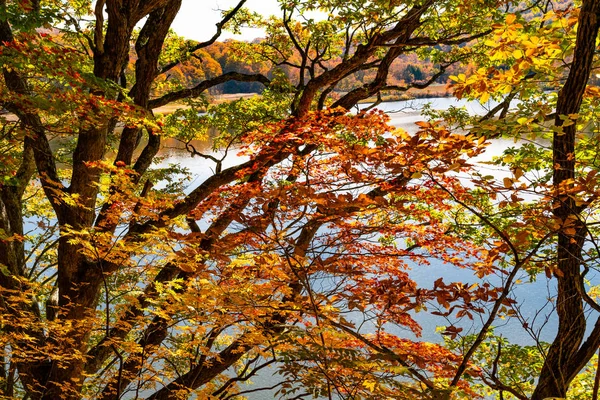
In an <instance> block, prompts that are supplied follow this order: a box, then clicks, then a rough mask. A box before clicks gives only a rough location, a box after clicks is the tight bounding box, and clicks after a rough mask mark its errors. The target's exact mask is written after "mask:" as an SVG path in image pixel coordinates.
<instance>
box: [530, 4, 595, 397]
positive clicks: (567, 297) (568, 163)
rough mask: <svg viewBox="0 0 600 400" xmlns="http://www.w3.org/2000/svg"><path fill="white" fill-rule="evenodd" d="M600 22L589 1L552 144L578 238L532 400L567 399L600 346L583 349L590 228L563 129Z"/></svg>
mask: <svg viewBox="0 0 600 400" xmlns="http://www.w3.org/2000/svg"><path fill="white" fill-rule="evenodd" d="M599 17H600V1H597V0H586V1H584V2H583V6H582V8H581V12H580V15H579V26H578V30H577V41H576V45H575V53H574V58H573V63H572V65H571V69H570V72H569V75H568V77H567V80H566V82H565V84H564V86H563V88H562V90H561V91H560V93H559V96H558V103H557V109H556V114H557V116H556V120H555V123H554V124H555V126H556V127H560V128H562V129H561V130H560V131H558V132H555V133H554V138H553V145H552V149H553V164H554V176H553V186H554V189H555V196H556V200H555V201H556V204H555V208H554V216H555V218H556V219H557V220H558V221H559V222H560V223H563V224H565V223H566V224H569V225H570V227H572V228H574V229H575V234H574V235H573V234H568V233H567V232H565V229H562V230H561V231H560V232H559V233H558V240H557V243H556V246H557V261H556V263H557V265H556V268H557V272H556V274H555V277H556V280H557V282H558V297H557V300H556V310H557V314H558V319H559V323H558V331H557V334H556V338H555V339H554V341H553V342H552V345H551V346H550V348H549V350H548V353H547V355H546V360H545V362H544V366H543V368H542V372H541V374H540V377H539V381H538V384H537V387H536V389H535V391H534V393H533V396H532V400H543V399H545V398H547V397H559V398H560V397H566V394H567V390H568V388H569V384H570V383H571V381H572V380H573V378H574V377H575V376H576V375H577V373H578V372H579V370H580V369H581V367H582V366H583V365H585V363H586V362H587V361H588V360H589V358H587V359H586V360H581V359H580V358H581V356H582V355H584V354H587V355H589V357H591V355H593V353H594V351H595V350H596V348H597V347H598V345H599V344H600V336H598V335H596V336H595V337H592V336H590V337H589V339H588V341H586V342H585V343H584V345H583V346H581V345H582V343H583V340H584V336H585V330H586V325H587V324H586V316H585V314H584V299H583V298H582V295H581V287H580V285H581V283H580V282H581V267H582V258H581V254H582V246H583V242H584V237H585V235H586V228H585V226H584V225H583V223H582V221H581V218H580V213H581V211H582V210H581V207H579V206H577V205H576V203H575V199H573V198H572V197H570V196H567V195H566V192H567V191H568V190H569V188H571V187H572V186H573V183H572V180H573V179H574V178H575V163H576V160H575V140H576V139H575V134H576V126H577V124H570V125H568V126H563V123H564V120H563V119H561V117H563V118H564V117H565V116H569V115H572V114H577V113H578V112H579V109H580V107H581V103H582V99H583V93H584V91H585V87H586V85H587V82H588V80H589V77H590V71H591V66H592V61H593V57H594V50H595V46H596V37H597V35H598V28H599ZM584 358H586V357H584ZM583 361H585V362H583ZM582 362H583V365H582Z"/></svg>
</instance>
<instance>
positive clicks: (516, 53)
mask: <svg viewBox="0 0 600 400" xmlns="http://www.w3.org/2000/svg"><path fill="white" fill-rule="evenodd" d="M513 57H514V58H516V59H517V60H518V59H519V58H523V52H522V51H521V50H515V51H513Z"/></svg>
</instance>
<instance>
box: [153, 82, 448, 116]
mask: <svg viewBox="0 0 600 400" xmlns="http://www.w3.org/2000/svg"><path fill="white" fill-rule="evenodd" d="M254 96H260V94H258V93H229V94H217V95H213V96H212V99H211V100H212V102H211V104H220V103H225V102H228V101H234V100H239V99H247V98H251V97H254ZM452 96H453V93H452V90H451V89H450V87H449V86H448V85H445V84H439V83H438V84H434V85H431V86H429V87H427V88H425V89H415V88H412V89H409V90H407V91H405V92H390V93H386V94H382V95H381V101H382V102H392V101H406V100H412V99H432V98H439V97H452ZM376 101H377V97H376V96H372V97H369V98H367V99H364V100H361V101H359V103H361V104H365V103H374V102H376ZM185 107H186V106H185V105H183V104H178V103H174V104H167V105H165V106H162V107H159V108H156V109H154V112H155V113H160V114H169V113H172V112H173V111H175V110H177V109H180V108H185Z"/></svg>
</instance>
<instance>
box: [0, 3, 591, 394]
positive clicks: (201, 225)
mask: <svg viewBox="0 0 600 400" xmlns="http://www.w3.org/2000/svg"><path fill="white" fill-rule="evenodd" d="M244 3H245V1H244V0H242V1H240V2H239V3H238V4H237V5H236V6H235V7H234V8H232V9H231V10H227V11H225V12H223V14H222V20H221V22H220V23H219V24H217V27H216V33H215V35H214V36H213V37H211V38H209V39H208V40H206V41H205V42H201V43H196V42H195V43H191V42H185V41H181V40H179V38H177V37H176V36H174V35H173V34H172V33H169V28H170V26H171V23H172V21H173V19H174V18H175V16H176V15H177V12H178V10H179V7H180V5H181V0H144V1H124V0H121V1H116V0H105V1H97V2H95V3H92V2H87V1H59V0H52V1H37V0H30V1H26V2H23V1H20V2H13V1H9V0H1V2H0V13H1V14H0V42H1V43H2V46H1V47H0V51H1V53H0V57H1V58H2V63H3V70H2V84H1V85H0V90H1V93H2V97H1V99H2V106H3V107H4V108H5V109H7V110H8V111H10V112H11V115H8V116H7V115H4V116H2V117H1V118H2V122H3V127H2V136H1V138H0V140H1V142H0V145H1V146H2V154H1V155H0V156H1V157H2V166H1V169H0V171H1V173H0V179H1V181H0V182H1V183H0V200H1V201H0V235H1V236H0V268H1V272H2V273H1V274H0V307H2V316H1V317H0V318H1V323H2V325H1V334H0V338H1V339H0V341H1V348H2V351H1V352H0V354H1V355H2V362H1V363H0V391H1V392H0V395H1V396H2V397H3V398H31V399H57V398H65V399H80V398H101V399H118V398H134V397H135V398H140V397H143V398H148V399H168V398H188V397H191V396H196V398H220V399H223V398H233V397H235V396H237V395H243V394H244V392H252V391H255V390H257V391H258V390H261V389H266V388H265V387H259V388H256V389H247V387H244V386H243V385H242V383H243V382H246V381H248V380H250V379H251V378H253V377H254V376H255V375H256V374H257V373H259V372H260V371H268V368H269V367H272V368H274V369H276V370H277V371H278V374H279V376H280V379H278V381H277V383H275V385H274V387H273V389H274V390H276V391H277V393H278V395H280V396H282V397H289V396H298V397H302V396H307V395H313V396H315V397H327V398H333V397H339V398H389V397H393V398H406V399H416V398H423V399H450V398H475V397H477V396H481V395H482V394H485V393H490V392H493V393H495V392H499V393H500V396H505V395H506V396H514V397H515V398H519V399H523V398H528V397H529V396H532V398H534V399H543V398H545V397H548V396H558V397H564V396H566V394H567V390H568V389H569V386H570V385H571V382H572V381H573V380H574V379H578V382H586V379H587V380H589V379H588V378H587V377H585V376H583V375H580V376H579V377H578V378H576V377H577V375H578V374H580V372H581V371H584V373H585V370H586V369H588V370H590V371H593V368H592V366H591V365H590V364H589V362H590V360H592V356H593V354H594V352H595V351H596V350H597V349H598V344H599V343H597V341H598V340H600V335H599V334H597V332H596V329H600V327H599V326H600V325H599V324H596V327H595V328H594V329H593V331H592V332H591V333H590V334H588V336H587V339H586V340H585V341H584V337H586V315H585V313H586V312H587V310H586V309H584V304H587V305H588V306H587V307H591V308H592V309H593V310H594V311H595V310H597V309H600V307H598V306H597V305H596V303H595V302H594V299H593V297H594V288H591V287H590V285H588V284H586V283H584V281H583V279H584V277H585V276H586V274H587V271H589V270H590V269H591V263H592V262H593V260H594V259H595V257H596V252H595V250H594V249H595V247H589V246H587V245H586V244H584V239H585V238H586V237H589V239H590V241H589V243H592V244H594V241H593V239H594V226H595V224H594V215H595V211H594V210H595V208H594V207H595V206H594V201H595V197H596V196H595V192H596V190H597V189H596V178H595V177H596V175H597V174H596V172H595V171H596V170H595V169H594V166H595V164H594V163H595V151H594V149H595V146H596V144H595V139H594V138H595V136H594V135H589V136H582V137H581V138H580V139H579V143H578V146H580V147H578V150H577V152H576V151H575V148H574V146H575V143H576V141H575V138H576V130H577V129H581V128H580V127H579V125H580V124H581V123H582V122H580V121H579V119H581V121H588V120H589V121H593V119H592V118H593V115H594V105H593V102H592V101H591V99H593V96H595V95H597V91H596V90H595V88H594V87H591V86H590V87H587V88H586V83H587V81H588V79H589V76H590V74H591V72H590V71H591V68H592V66H593V63H594V62H595V60H594V59H593V55H594V52H593V49H594V46H595V39H596V35H597V30H598V23H597V22H596V21H597V15H598V10H597V7H598V6H597V5H596V3H597V2H595V1H584V2H583V5H581V6H579V5H578V4H576V5H573V6H572V7H567V5H564V4H563V5H555V6H556V9H555V10H554V11H550V8H549V7H550V4H554V3H551V2H539V1H534V2H532V3H531V4H527V5H523V4H514V5H512V8H510V7H509V8H506V7H508V6H509V4H508V2H506V1H487V0H486V1H483V0H482V1H473V2H469V3H465V2H462V1H453V0H423V1H415V2H413V1H403V2H399V1H398V2H395V1H392V2H390V1H370V2H364V1H350V2H349V1H344V2H341V1H331V0H329V1H316V2H315V1H307V2H303V1H285V2H281V3H280V8H281V16H276V17H270V18H268V19H263V18H260V17H259V16H257V15H254V14H252V13H250V12H249V11H248V10H245V9H244V8H243V6H244ZM316 10H318V11H320V12H321V13H323V18H322V20H319V21H316V20H315V19H311V18H306V17H305V18H302V17H303V16H305V15H308V14H307V13H309V12H312V11H316ZM507 10H510V12H508V11H507ZM527 12H533V15H532V16H527V14H526V13H527ZM595 16H596V19H594V17H595ZM526 17H527V18H526ZM90 20H91V22H89V21H90ZM490 20H491V21H493V22H494V25H492V26H491V27H490ZM244 24H252V25H253V26H258V27H262V28H263V29H265V32H266V38H265V39H264V40H261V41H255V42H253V43H242V42H239V43H230V44H229V45H228V51H231V52H232V53H234V54H235V57H237V58H238V61H237V62H240V63H242V62H244V61H246V62H248V63H249V64H250V63H253V64H252V65H255V66H256V65H261V66H262V65H269V68H271V67H273V68H274V67H281V68H283V69H285V70H286V71H287V74H288V77H289V78H290V79H287V77H286V76H285V75H284V74H283V73H281V72H274V73H273V74H272V75H269V77H267V76H266V75H265V72H266V71H267V70H268V69H259V70H252V69H249V70H247V71H246V72H247V73H241V72H237V71H223V70H219V68H217V66H216V65H214V63H208V64H210V65H203V66H202V67H203V71H205V72H203V74H199V75H198V76H194V77H193V79H192V80H188V77H189V74H187V75H184V74H182V75H181V76H180V79H176V80H170V79H167V75H168V74H169V72H172V73H176V72H177V71H181V70H182V68H184V67H183V66H184V65H189V64H190V63H192V64H193V63H197V62H199V61H200V60H201V59H202V54H203V53H202V52H204V51H206V50H205V49H207V48H209V47H210V46H212V45H215V43H216V40H217V39H218V38H219V36H220V34H221V32H222V30H223V29H225V28H229V29H233V30H235V29H238V28H239V27H240V26H242V25H244ZM138 26H139V27H138ZM576 26H578V29H577V30H575V27H576ZM576 34H577V37H576V38H575V35H576ZM411 54H417V55H418V56H419V57H420V58H422V59H429V60H431V61H432V62H433V63H435V66H436V68H437V70H435V71H425V72H424V71H422V70H419V71H418V74H419V80H418V81H415V82H413V83H412V84H406V85H400V84H396V83H398V82H396V83H394V84H390V83H389V81H388V78H389V76H390V74H391V73H392V69H391V66H392V64H393V63H394V61H395V60H397V59H398V57H400V56H403V55H411ZM489 54H492V56H491V57H490V56H489ZM560 57H563V58H564V60H571V61H569V62H564V63H560V61H559V60H561V58H560ZM198 58H199V59H200V60H198ZM459 62H470V63H471V64H470V65H471V67H472V68H471V69H472V71H473V74H472V75H470V76H466V75H462V74H459V75H458V76H455V77H453V79H454V81H455V84H454V86H453V88H454V90H455V91H456V94H457V95H458V96H464V97H471V98H477V99H479V100H481V101H482V102H484V103H485V102H486V101H487V100H488V99H489V98H491V97H493V98H494V99H495V100H497V101H498V102H499V104H498V106H495V107H493V108H492V110H490V113H488V115H486V116H483V117H481V116H479V117H476V118H474V117H471V116H468V115H465V114H464V113H461V112H460V110H456V109H453V110H450V112H448V113H443V115H442V114H440V115H439V116H441V117H443V118H441V119H436V118H433V119H432V120H431V121H423V122H419V123H418V131H417V132H416V133H414V134H412V133H411V134H408V133H406V132H404V131H402V130H396V129H394V128H393V127H391V126H389V124H388V118H387V116H385V115H384V114H383V113H381V112H378V111H369V110H368V109H367V110H363V111H358V110H357V111H356V112H354V113H352V112H350V111H351V110H352V109H353V108H354V107H355V106H357V104H358V102H359V101H361V100H364V99H367V98H369V97H372V96H379V95H380V94H381V93H385V92H386V91H397V92H402V91H406V90H408V89H410V88H411V87H414V88H426V87H427V86H428V85H430V84H432V83H433V82H435V81H436V80H438V79H439V78H440V77H441V76H443V75H444V74H447V73H448V72H447V71H448V70H449V69H450V68H452V67H453V66H455V65H456V64H457V63H459ZM186 63H187V64H186ZM204 68H206V69H204ZM416 73H417V70H416V69H413V70H412V74H413V75H415V74H416ZM423 74H425V75H426V76H422V75H423ZM357 75H361V77H362V78H361V80H354V79H350V78H351V77H355V76H357ZM415 76H416V75H415ZM232 81H242V82H259V83H261V84H262V85H264V86H265V90H264V91H263V93H262V96H261V97H256V98H252V99H248V100H239V101H235V102H231V103H226V104H221V105H217V106H208V105H207V102H206V100H205V99H203V94H205V93H206V91H207V90H209V89H211V88H214V87H215V86H217V85H219V84H223V83H226V82H232ZM540 82H551V83H552V84H553V85H554V87H555V88H559V89H561V91H560V92H558V95H557V96H556V97H552V95H550V94H548V93H547V92H545V91H544V90H543V89H544V87H543V86H542V85H541V84H540ZM338 85H343V86H344V88H345V91H344V92H339V91H337V90H336V88H337V87H338ZM546 88H547V87H546ZM517 98H519V99H521V100H522V103H521V104H520V105H519V108H518V109H517V110H516V111H515V110H514V109H511V107H512V106H511V101H513V100H514V99H517ZM176 101H185V102H186V105H187V108H182V109H179V110H177V111H176V112H174V113H172V114H170V115H168V116H163V115H160V114H158V113H156V114H155V113H153V110H156V109H157V108H159V107H161V106H164V105H167V104H170V103H173V102H176ZM582 101H584V103H583V106H582ZM206 107H208V113H206V114H204V113H200V112H199V111H200V110H201V109H202V110H203V109H205V108H206ZM586 113H587V114H586ZM432 114H435V113H434V112H432ZM496 114H498V115H499V118H493V117H494V116H495V115H496ZM548 114H552V115H553V116H552V118H550V119H549V118H547V117H546V116H547V115H548ZM584 115H587V116H584ZM434 117H436V115H434ZM549 120H553V121H554V122H553V125H551V126H549V127H548V126H547V125H544V124H547V122H546V121H549ZM209 127H211V128H216V129H217V130H218V132H219V133H218V135H217V136H216V138H214V147H215V148H214V150H215V151H214V152H213V151H203V150H202V149H200V148H199V147H198V145H197V140H198V139H203V138H206V137H207V136H208V134H209V132H208V131H209ZM504 132H507V133H506V135H513V136H514V137H518V138H520V137H526V135H528V134H531V135H534V134H537V135H539V136H542V135H543V134H546V135H547V134H553V135H554V138H553V149H552V153H553V154H554V161H552V155H551V154H548V153H549V152H548V151H545V150H544V149H543V148H541V147H539V146H537V145H530V146H521V147H518V148H514V149H509V150H507V154H506V155H505V156H504V157H501V159H500V160H499V161H498V162H499V163H503V164H507V165H509V166H510V168H511V171H512V175H511V177H506V178H504V179H503V180H502V181H501V182H499V183H498V182H496V179H494V178H493V177H492V178H490V177H486V176H483V175H482V174H481V173H480V172H478V170H477V169H474V168H473V167H472V161H471V160H472V159H473V158H474V157H476V156H478V155H479V154H481V153H482V152H483V151H484V150H485V148H486V145H487V144H488V143H489V142H490V140H493V139H495V138H498V137H500V136H501V135H503V134H504ZM592 132H593V130H592ZM165 138H173V139H175V140H177V141H180V142H182V143H183V144H184V145H185V149H186V150H187V151H188V152H189V153H190V155H191V156H193V157H199V158H201V159H207V160H210V161H211V162H213V163H214V165H213V167H212V169H211V171H210V173H207V174H206V178H204V179H203V180H201V181H200V182H199V183H197V184H195V185H192V186H190V187H186V185H187V181H186V178H185V175H186V171H185V170H183V169H181V168H177V167H167V168H161V167H160V165H159V166H157V165H154V164H155V162H156V161H157V160H159V158H160V157H159V150H160V147H161V143H162V142H163V141H164V139H165ZM219 151H220V152H219ZM231 152H236V153H238V154H239V156H240V158H238V162H237V164H235V165H233V166H228V164H227V160H226V159H225V156H227V154H229V153H231ZM576 153H577V156H575V154H576ZM223 154H224V155H225V156H223ZM222 156H223V158H221V157H222ZM576 161H577V162H576ZM532 171H538V172H540V174H539V175H540V176H539V177H537V178H535V179H534V178H530V173H531V172H532ZM465 174H470V176H471V178H470V179H467V180H468V183H467V182H466V181H465V178H464V175H465ZM524 193H527V194H531V193H533V194H535V196H534V198H535V201H525V200H524V199H523V197H525V196H524V195H523V194H524ZM586 219H587V222H589V223H586ZM555 237H557V238H558V239H557V242H556V243H554V242H553V238H555ZM432 260H439V261H441V262H443V263H445V264H446V265H447V266H448V267H449V268H450V266H455V267H458V268H460V269H463V270H468V271H471V272H472V278H471V282H469V283H467V282H466V281H465V282H461V281H456V282H448V281H447V280H446V279H443V278H442V277H439V278H437V277H436V279H435V280H434V283H433V285H432V286H431V287H428V286H423V285H421V286H420V285H418V284H417V283H416V282H415V280H414V277H412V275H411V269H419V268H427V265H428V264H430V263H431V261H432ZM523 272H526V273H527V274H529V275H530V276H532V277H537V276H538V274H540V273H542V274H543V273H544V272H545V273H546V274H547V275H548V277H549V278H551V277H554V279H556V281H557V282H558V292H557V293H558V300H557V303H556V304H557V309H556V313H557V315H558V318H559V325H558V333H557V336H556V339H555V340H554V341H553V342H552V343H550V344H547V345H546V344H543V343H542V341H541V340H539V338H537V339H538V346H537V347H535V348H531V347H523V346H518V345H512V344H503V343H504V342H503V340H502V339H501V338H498V337H496V336H494V333H493V325H494V324H496V322H497V320H498V319H499V318H511V319H517V320H519V321H521V322H522V324H523V326H524V328H525V329H526V330H527V329H528V325H527V324H528V321H526V320H525V319H524V317H522V316H521V315H520V314H519V312H520V309H519V308H518V302H517V301H516V300H515V299H514V298H513V296H512V291H513V289H514V286H515V285H516V284H517V281H518V279H519V274H521V273H523ZM431 310H435V311H433V312H432V311H431ZM419 313H431V314H436V315H438V316H441V317H444V318H446V320H447V321H448V323H447V324H446V326H445V327H444V328H442V332H443V334H444V335H445V337H447V338H448V343H429V342H426V341H423V340H420V339H419V338H418V336H420V335H421V334H422V327H421V326H420V324H419V323H418V319H419V318H418V315H419ZM469 320H479V321H481V323H480V324H478V325H476V327H477V329H476V330H477V331H476V332H475V334H474V335H465V334H464V332H463V330H464V328H463V325H464V322H465V321H469ZM502 348H503V349H504V350H503V351H502ZM491 349H494V350H496V353H495V354H493V353H492V352H493V351H494V350H491ZM490 354H493V357H491V356H490ZM522 357H529V359H531V360H532V363H531V367H530V368H522V369H519V370H516V371H511V372H507V371H506V370H505V368H504V365H505V364H506V365H508V364H510V363H511V362H514V360H515V359H519V358H522ZM557 373H559V374H560V376H559V377H557V375H556V374H557ZM515 377H518V379H517V378H515ZM530 379H533V383H527V384H525V383H523V382H524V381H527V382H529V380H530ZM582 385H583V384H582ZM486 391H487V392H486Z"/></svg>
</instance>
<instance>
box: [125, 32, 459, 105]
mask: <svg viewBox="0 0 600 400" xmlns="http://www.w3.org/2000/svg"><path fill="white" fill-rule="evenodd" d="M168 42H169V41H167V43H168ZM194 44H195V43H194V42H191V41H186V40H184V39H183V38H181V37H178V36H175V35H173V36H172V37H171V43H170V45H171V46H173V47H172V49H171V50H172V51H171V52H168V54H170V57H171V58H172V59H174V60H175V59H180V60H181V59H183V60H185V59H187V61H185V62H183V63H180V64H178V65H177V66H176V67H174V68H172V69H171V70H170V71H169V73H168V74H166V75H165V76H164V77H161V78H159V79H163V83H164V88H166V87H170V88H172V87H173V85H175V86H181V87H185V88H189V87H194V86H195V85H197V84H198V83H200V82H202V81H204V80H206V79H211V78H213V77H216V76H219V75H221V74H223V73H227V72H239V73H245V74H256V73H260V74H263V75H265V76H267V77H269V78H271V77H272V76H273V73H274V71H275V70H277V69H279V70H282V71H283V72H284V73H285V74H286V75H287V77H288V78H289V79H290V82H291V83H292V84H294V85H295V84H297V83H298V81H299V79H300V77H299V76H298V68H297V66H294V65H293V60H291V61H290V60H289V59H288V60H286V62H283V63H279V65H277V66H275V67H273V64H274V63H273V62H269V61H273V60H272V59H269V54H265V57H264V59H256V49H257V47H260V46H264V43H261V42H260V40H256V41H255V42H254V43H247V42H240V41H235V40H227V41H224V42H215V43H213V44H212V45H210V46H209V47H207V48H204V49H202V50H201V51H196V52H195V53H194V54H193V55H191V56H190V55H189V54H186V49H189V48H193V46H194ZM167 45H169V43H168V44H167ZM250 47H252V51H250V50H251V49H250ZM251 52H252V53H253V54H254V59H249V57H248V56H247V55H248V54H250V53H251ZM134 57H135V53H134V51H133V49H132V60H133V59H134ZM339 57H341V55H332V56H331V59H330V60H331V63H332V64H334V63H335V62H336V59H339ZM162 61H163V63H165V64H168V63H169V62H171V60H168V59H166V60H162ZM275 64H277V63H275ZM322 67H323V68H327V65H325V64H324V65H323V66H322ZM468 69H469V66H468V65H467V66H465V65H464V64H456V65H452V66H450V67H448V68H446V70H445V72H444V73H443V74H441V75H439V76H438V77H436V78H435V82H436V83H438V84H446V83H448V77H449V76H450V75H457V74H458V73H461V72H465V71H466V70H468ZM131 70H132V71H133V65H131ZM437 71H438V68H437V67H436V64H435V63H434V62H432V61H431V60H430V59H428V58H427V56H426V55H419V54H417V53H407V54H404V55H402V56H400V57H398V58H397V59H396V60H395V61H394V62H393V64H392V66H391V70H390V74H389V77H388V82H387V83H388V85H391V86H398V87H402V86H403V85H406V84H410V83H415V82H425V81H427V80H429V79H431V78H432V77H433V75H434V74H435V73H436V72H437ZM305 74H306V75H307V77H309V76H310V74H311V71H309V70H307V71H306V72H305ZM373 74H375V72H374V71H372V72H371V71H363V72H358V73H355V74H353V75H351V76H348V77H346V78H344V79H343V80H342V81H341V82H340V83H339V84H338V85H337V87H336V89H335V91H338V92H342V93H343V92H346V91H348V90H349V89H350V88H352V87H356V86H357V85H358V84H359V83H363V82H367V81H369V80H371V79H372V78H373V76H371V75H373ZM162 87H163V85H161V84H160V83H159V84H158V85H156V87H155V94H156V95H159V94H160V93H161V91H162V90H161V88H162ZM263 88H264V86H263V85H262V84H260V83H258V82H240V81H235V80H232V81H229V82H226V83H223V84H221V85H218V86H215V87H213V88H211V89H210V90H209V93H210V94H211V95H218V94H232V93H260V92H261V91H262V90H263Z"/></svg>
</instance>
